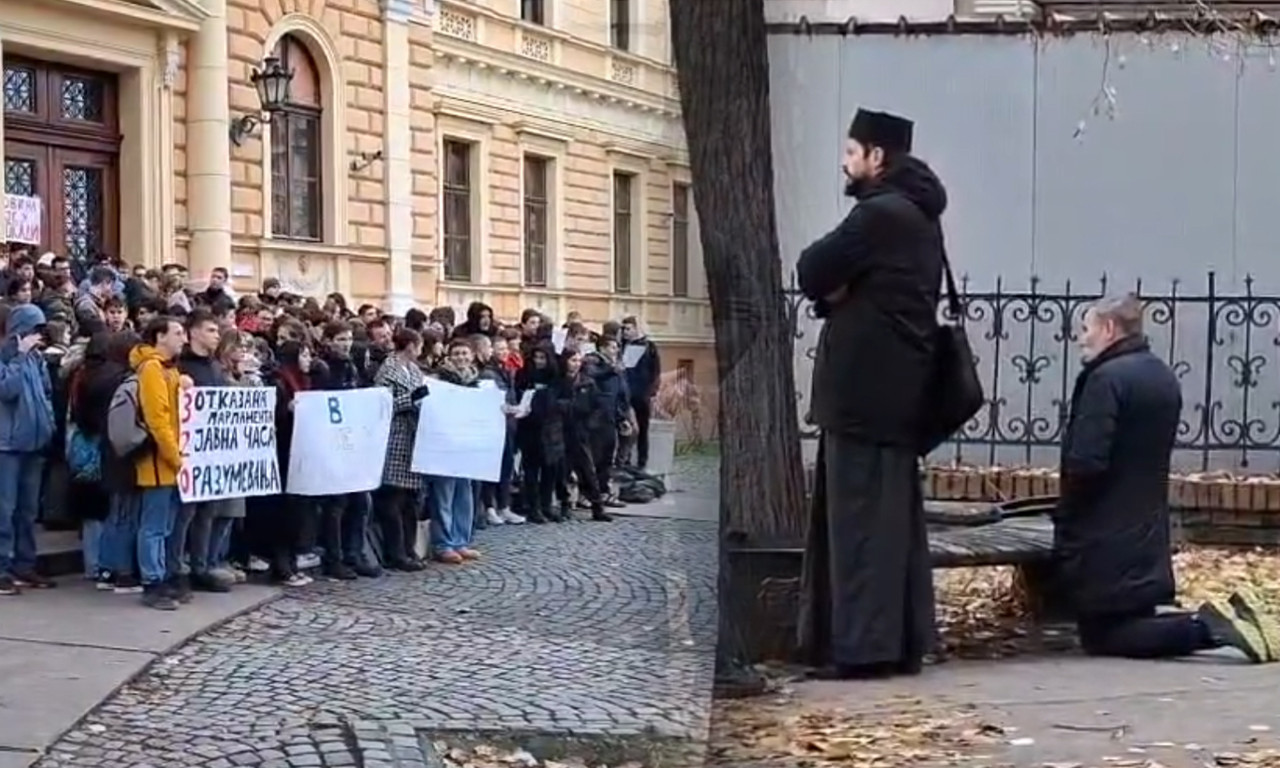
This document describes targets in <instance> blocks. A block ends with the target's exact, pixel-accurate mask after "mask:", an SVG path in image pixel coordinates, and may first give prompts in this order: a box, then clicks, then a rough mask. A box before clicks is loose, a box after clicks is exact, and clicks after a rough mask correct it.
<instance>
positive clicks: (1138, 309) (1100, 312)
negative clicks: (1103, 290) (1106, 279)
mask: <svg viewBox="0 0 1280 768" xmlns="http://www.w3.org/2000/svg"><path fill="white" fill-rule="evenodd" d="M1089 309H1090V310H1092V311H1093V313H1094V314H1095V315H1097V316H1098V318H1099V319H1100V320H1110V321H1111V322H1113V323H1115V326H1116V330H1117V331H1119V332H1120V334H1121V335H1122V336H1139V335H1141V334H1142V300H1141V299H1139V298H1138V297H1137V296H1136V295H1135V294H1132V293H1126V294H1123V295H1120V296H1103V297H1102V298H1101V299H1098V300H1097V301H1095V302H1094V303H1093V305H1092V306H1090V307H1089Z"/></svg>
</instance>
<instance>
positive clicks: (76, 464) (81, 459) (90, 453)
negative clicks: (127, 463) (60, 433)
mask: <svg viewBox="0 0 1280 768" xmlns="http://www.w3.org/2000/svg"><path fill="white" fill-rule="evenodd" d="M66 458H67V469H68V470H70V472H71V479H72V480H78V481H80V482H84V483H93V482H97V481H99V480H101V479H102V447H101V446H100V445H99V444H98V441H97V440H95V439H93V438H92V437H89V436H88V435H86V434H85V433H83V432H81V431H80V428H79V427H77V426H76V425H75V423H74V422H72V421H71V420H70V419H68V420H67V456H66Z"/></svg>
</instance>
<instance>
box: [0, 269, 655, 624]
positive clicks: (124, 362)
mask: <svg viewBox="0 0 1280 768" xmlns="http://www.w3.org/2000/svg"><path fill="white" fill-rule="evenodd" d="M188 277H189V276H188V273H187V270H186V269H185V268H184V267H183V266H181V265H178V264H170V265H165V266H164V267H163V268H161V269H158V270H156V269H148V268H145V267H141V266H138V267H134V268H132V269H130V268H128V267H127V266H126V265H124V264H122V263H120V262H119V261H112V260H109V259H101V260H98V261H97V262H96V263H93V264H81V263H79V262H75V261H72V260H70V259H67V258H65V257H60V256H57V255H54V254H45V255H43V256H41V257H39V258H35V257H34V254H31V253H26V252H21V251H19V252H16V253H12V254H9V255H8V256H7V257H5V261H4V263H3V264H2V265H0V288H3V292H4V297H5V300H4V301H3V303H0V324H2V325H3V328H4V342H3V345H0V596H9V595H18V594H20V593H21V592H22V591H23V590H25V589H41V588H49V587H52V586H54V582H53V581H52V580H50V579H49V578H47V577H45V576H43V575H41V574H40V573H38V572H37V570H36V540H35V527H36V521H37V517H38V513H39V510H40V505H41V503H42V498H43V496H44V494H45V491H46V490H47V489H46V488H45V486H46V484H47V483H48V482H49V481H48V477H49V475H50V472H49V467H50V466H51V465H55V464H58V463H63V462H65V468H66V474H67V476H68V477H69V478H70V484H69V490H68V491H67V494H66V498H67V503H68V506H69V508H70V509H71V511H72V513H73V514H74V515H75V516H76V517H77V518H78V519H80V520H82V521H83V528H82V534H83V536H82V538H83V552H84V559H85V573H86V577H88V578H92V579H95V580H96V581H97V584H98V587H99V588H100V589H102V590H105V591H114V592H116V593H141V595H142V600H143V602H144V604H146V605H148V606H150V607H153V608H157V609H161V610H174V609H176V608H178V607H179V606H180V605H181V604H183V603H185V602H188V601H190V600H191V598H192V594H193V591H212V592H224V591H228V590H230V589H233V588H234V585H235V584H236V583H238V582H243V581H244V580H246V579H247V578H248V574H249V573H251V572H255V571H259V572H264V573H270V575H271V576H272V577H273V578H274V579H275V580H277V581H279V582H281V583H283V584H285V585H289V586H304V585H306V584H308V583H310V582H311V580H312V579H311V577H310V576H308V575H307V573H306V572H307V571H309V570H312V569H315V568H320V569H322V572H323V573H324V574H325V575H326V576H327V577H329V578H332V579H337V580H354V579H358V578H362V577H365V578H378V577H380V576H381V575H382V574H383V573H384V571H386V570H394V571H419V570H422V569H423V568H424V567H425V565H426V563H425V561H426V560H428V559H430V560H435V561H437V562H440V563H444V564H461V563H465V562H467V561H470V560H475V559H477V558H479V557H480V553H479V552H478V551H477V550H476V549H475V548H474V547H473V546H472V541H473V535H474V531H475V530H476V529H477V528H481V527H485V526H491V525H492V526H496V525H519V524H523V523H526V522H528V523H538V524H541V523H555V522H564V521H569V520H573V519H574V518H575V514H576V511H577V510H582V511H583V512H584V513H586V514H589V516H590V519H592V520H596V521H602V522H605V521H609V520H610V519H611V517H610V514H609V512H608V510H609V509H610V508H618V507H622V506H625V504H624V503H623V502H621V501H619V500H618V498H617V496H616V494H614V493H613V492H612V491H611V483H610V478H611V471H612V469H613V467H614V465H615V463H617V462H622V461H626V462H627V463H629V464H631V465H632V466H634V467H636V468H638V469H640V470H643V469H644V467H645V465H646V462H647V458H648V456H647V454H648V442H649V441H648V430H649V420H650V403H651V402H652V399H653V397H654V395H655V394H656V391H657V388H658V384H659V378H660V372H661V362H660V359H659V353H658V349H657V347H656V346H655V345H654V343H653V342H652V341H651V340H649V339H648V338H647V337H646V336H645V333H644V331H643V329H642V327H641V325H640V323H639V322H638V321H637V319H636V318H634V317H628V318H625V319H623V320H621V321H620V322H608V323H605V324H604V326H603V327H602V328H601V329H600V330H599V331H598V332H593V331H591V330H589V329H588V328H587V327H586V326H585V325H584V324H583V323H582V322H581V319H580V317H579V316H578V315H577V313H570V314H569V317H567V318H566V319H565V322H564V323H563V324H561V323H559V322H557V321H556V320H554V319H552V318H549V317H546V316H544V315H543V314H541V313H540V312H538V311H537V310H533V309H528V310H525V311H524V312H523V313H522V314H521V317H520V318H519V322H518V323H513V324H511V325H506V324H504V323H502V322H500V321H499V319H498V318H495V317H494V313H493V310H492V309H491V308H490V307H488V306H486V305H485V304H482V303H473V304H472V305H471V306H470V307H469V308H468V310H467V312H466V317H465V318H463V320H462V322H460V323H456V322H455V321H456V318H455V314H454V311H453V309H452V308H448V307H440V308H437V309H434V310H432V311H431V312H430V313H427V312H423V311H421V310H418V309H411V310H409V311H408V312H406V313H405V315H404V316H403V317H392V316H389V315H386V314H384V313H383V312H382V311H381V310H380V309H379V308H378V307H375V306H373V305H368V304H366V305H363V306H360V307H358V308H356V309H355V310H354V311H353V310H351V309H350V308H349V306H348V303H347V301H346V300H345V298H344V297H343V296H342V295H341V294H336V293H335V294H331V295H329V296H328V297H326V298H325V299H324V300H323V301H318V300H316V299H315V298H311V297H302V296H297V295H293V294H290V293H288V292H286V291H284V290H282V287H281V285H280V282H279V281H278V280H275V279H267V280H265V281H263V283H262V285H261V290H260V291H259V292H258V293H256V294H252V295H243V296H238V295H237V294H236V293H235V292H234V290H233V288H232V287H231V285H230V284H229V275H228V273H227V271H226V270H224V269H215V270H213V272H212V274H211V275H209V277H208V280H207V284H202V285H200V286H199V287H198V289H196V288H193V287H192V286H190V285H188ZM624 361H625V363H624ZM434 381H444V382H449V383H451V384H455V385H462V386H495V387H498V388H500V389H501V390H502V391H504V392H505V402H506V405H505V406H504V408H503V412H504V413H505V414H506V417H507V427H508V428H507V440H506V445H505V447H504V452H503V457H502V465H501V474H500V477H499V480H498V482H494V483H487V482H473V481H471V480H466V479H462V478H447V477H432V476H425V475H421V474H417V473H415V472H414V471H412V469H411V455H412V452H413V440H414V435H415V431H416V423H417V413H418V408H419V405H420V403H421V402H422V399H423V398H425V397H429V396H430V392H431V385H432V382H434ZM228 386H268V387H275V388H276V391H277V395H276V403H277V413H276V419H275V427H276V448H277V453H278V459H279V469H280V472H281V473H282V474H284V473H287V468H288V467H289V451H290V447H291V446H290V442H291V439H292V432H293V429H292V428H293V422H292V419H293V405H294V397H295V396H296V395H297V394H298V393H299V392H304V391H311V390H325V391H328V390H343V389H355V388H362V387H386V388H387V389H389V390H390V392H391V394H392V398H393V404H394V406H393V407H394V414H393V416H392V423H391V432H390V438H389V440H388V444H387V449H386V450H387V453H386V459H385V464H384V471H383V476H382V484H381V487H379V488H377V489H375V490H373V491H372V492H370V493H354V494H346V495H341V496H331V497H319V498H317V497H310V496H293V495H289V494H286V493H282V494H280V495H276V496H265V497H262V496H258V497H250V498H243V499H226V500H218V501H210V502H204V503H198V504H183V503H182V501H181V498H180V495H179V492H178V489H177V486H178V477H179V473H180V472H181V471H182V449H181V447H180V445H179V429H178V412H179V406H178V403H179V397H180V393H181V392H182V391H183V390H184V389H186V388H190V387H228ZM122 420H123V421H122ZM122 424H123V426H121V425H122ZM135 425H136V427H137V435H138V436H137V439H135V440H123V441H122V440H121V439H120V438H119V437H118V435H120V434H130V430H129V427H131V426H135ZM281 488H282V489H283V488H285V484H284V483H282V485H281ZM575 497H576V498H575ZM427 520H429V521H430V524H429V525H428V526H426V528H427V529H428V531H429V533H428V534H427V535H425V536H422V537H420V536H419V530H420V526H419V521H427ZM370 533H372V534H373V535H372V536H370V535H368V534H370ZM420 538H424V539H426V540H424V541H419V539H420ZM367 541H374V542H376V543H377V544H376V546H368V545H367Z"/></svg>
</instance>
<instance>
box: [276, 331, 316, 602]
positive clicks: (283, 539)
mask: <svg viewBox="0 0 1280 768" xmlns="http://www.w3.org/2000/svg"><path fill="white" fill-rule="evenodd" d="M276 361H277V362H278V363H279V367H278V368H277V369H276V455H277V462H278V466H279V467H280V487H281V488H282V489H283V488H288V487H289V478H288V472H289V451H290V450H291V449H292V448H293V408H294V398H295V397H296V396H297V394H298V393H299V392H304V391H306V390H308V389H311V348H310V347H309V346H307V344H306V343H304V342H301V341H292V340H290V341H286V342H284V343H283V344H281V345H280V347H279V348H278V349H277V350H276ZM315 514H316V508H315V502H314V500H313V499H312V498H311V497H310V496H294V495H291V494H288V493H286V494H284V495H283V496H282V497H281V503H280V505H279V507H278V508H277V509H276V513H275V515H274V516H273V518H272V519H271V521H270V526H269V529H268V533H267V537H268V540H269V542H270V548H271V574H272V576H274V577H275V578H276V579H277V580H279V581H280V583H282V584H284V585H285V586H286V587H305V586H306V585H308V584H310V583H311V582H312V579H311V577H310V576H308V575H306V574H305V573H302V572H300V571H299V570H298V566H297V558H296V557H295V554H296V552H297V550H298V549H299V544H300V543H301V541H302V538H303V535H304V532H305V530H306V528H307V526H308V525H309V523H310V521H309V520H308V519H307V518H308V517H314V516H315Z"/></svg>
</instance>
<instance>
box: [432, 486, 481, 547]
mask: <svg viewBox="0 0 1280 768" xmlns="http://www.w3.org/2000/svg"><path fill="white" fill-rule="evenodd" d="M431 498H432V504H431V551H432V553H433V554H436V555H440V554H443V553H445V552H449V551H454V550H459V549H463V548H465V547H468V546H470V545H471V531H472V528H473V527H474V525H475V512H476V507H475V494H474V493H473V492H472V489H471V481H470V480H467V479H464V478H461V477H432V478H431Z"/></svg>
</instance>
